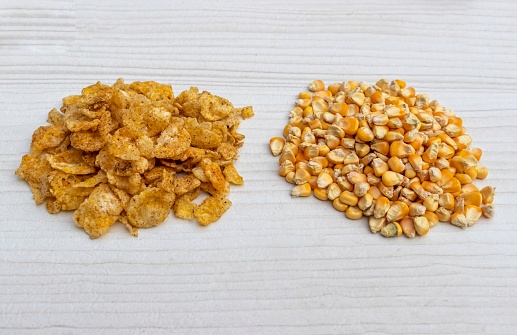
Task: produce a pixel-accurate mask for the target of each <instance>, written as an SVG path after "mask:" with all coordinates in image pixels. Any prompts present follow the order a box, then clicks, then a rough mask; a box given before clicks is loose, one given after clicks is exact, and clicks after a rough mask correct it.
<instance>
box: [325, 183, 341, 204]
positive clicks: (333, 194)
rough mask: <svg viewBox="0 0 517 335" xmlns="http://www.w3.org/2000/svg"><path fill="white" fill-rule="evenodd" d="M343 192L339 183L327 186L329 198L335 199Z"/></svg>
mask: <svg viewBox="0 0 517 335" xmlns="http://www.w3.org/2000/svg"><path fill="white" fill-rule="evenodd" d="M340 194H341V188H340V187H339V185H338V184H337V183H332V184H330V185H329V187H328V188H327V195H328V198H329V200H335V199H336V198H339V195H340Z"/></svg>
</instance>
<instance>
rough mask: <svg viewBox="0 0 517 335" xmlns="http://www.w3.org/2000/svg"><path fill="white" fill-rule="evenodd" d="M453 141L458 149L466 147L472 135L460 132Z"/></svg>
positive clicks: (463, 129) (470, 141)
mask: <svg viewBox="0 0 517 335" xmlns="http://www.w3.org/2000/svg"><path fill="white" fill-rule="evenodd" d="M462 131H463V132H465V128H464V127H462ZM453 140H454V142H456V145H457V146H458V149H467V148H468V147H469V146H470V144H471V143H472V137H470V136H469V135H467V134H462V135H460V136H457V137H455V138H453Z"/></svg>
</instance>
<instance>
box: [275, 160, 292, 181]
mask: <svg viewBox="0 0 517 335" xmlns="http://www.w3.org/2000/svg"><path fill="white" fill-rule="evenodd" d="M289 172H294V164H293V162H291V161H285V162H283V163H282V164H280V168H279V169H278V174H280V175H281V176H282V177H285V176H286V175H287V174H288V173H289Z"/></svg>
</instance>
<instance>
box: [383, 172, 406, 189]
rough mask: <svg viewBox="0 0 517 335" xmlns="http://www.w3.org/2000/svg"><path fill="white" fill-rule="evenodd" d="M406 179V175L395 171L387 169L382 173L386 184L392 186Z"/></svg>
mask: <svg viewBox="0 0 517 335" xmlns="http://www.w3.org/2000/svg"><path fill="white" fill-rule="evenodd" d="M403 179H404V176H403V175H401V174H400V173H396V172H393V171H386V172H384V173H383V174H382V182H383V183H384V185H386V186H388V187H390V186H395V185H400V183H401V182H402V180H403Z"/></svg>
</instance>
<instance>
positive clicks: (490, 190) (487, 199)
mask: <svg viewBox="0 0 517 335" xmlns="http://www.w3.org/2000/svg"><path fill="white" fill-rule="evenodd" d="M480 193H481V195H482V197H483V203H484V204H491V203H492V202H494V195H495V187H493V186H485V187H483V188H482V189H481V191H480Z"/></svg>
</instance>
